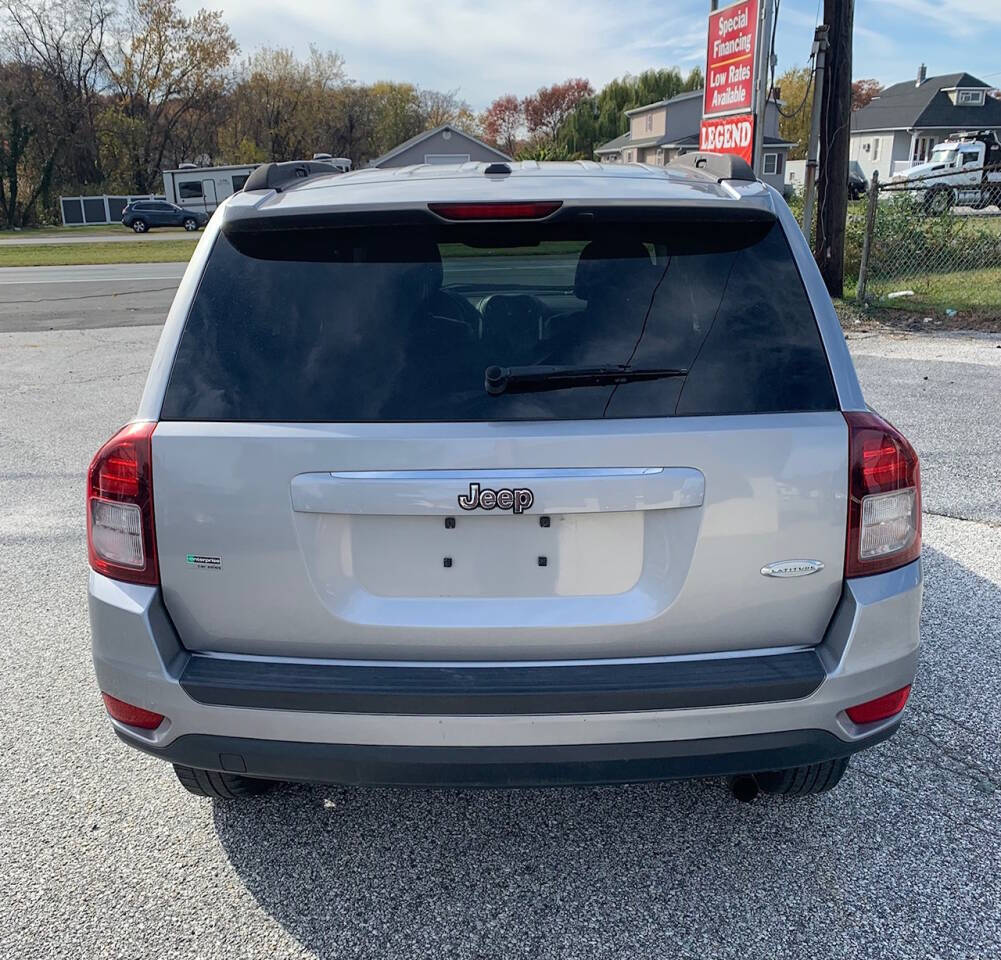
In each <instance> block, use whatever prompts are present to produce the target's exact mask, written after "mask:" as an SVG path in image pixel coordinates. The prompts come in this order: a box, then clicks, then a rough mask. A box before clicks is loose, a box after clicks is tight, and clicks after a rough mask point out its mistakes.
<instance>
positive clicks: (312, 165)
mask: <svg viewBox="0 0 1001 960" xmlns="http://www.w3.org/2000/svg"><path fill="white" fill-rule="evenodd" d="M326 173H340V170H338V169H337V167H335V166H334V165H333V164H331V163H324V162H323V161H320V160H289V161H287V162H285V163H262V164H261V165H260V166H259V167H258V168H257V169H256V170H255V171H254V172H253V173H252V174H251V175H250V176H249V177H247V182H246V183H245V184H244V185H243V189H244V191H245V192H246V191H249V190H277V191H278V192H279V193H281V191H282V190H284V189H285V188H286V187H287V186H288V185H289V184H291V183H295V182H296V181H297V180H306V179H308V178H309V177H316V176H319V175H321V174H326Z"/></svg>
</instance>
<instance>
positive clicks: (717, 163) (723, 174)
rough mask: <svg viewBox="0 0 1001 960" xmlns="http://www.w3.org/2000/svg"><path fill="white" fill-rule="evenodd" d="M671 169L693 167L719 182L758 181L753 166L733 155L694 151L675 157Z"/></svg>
mask: <svg viewBox="0 0 1001 960" xmlns="http://www.w3.org/2000/svg"><path fill="white" fill-rule="evenodd" d="M667 165H668V166H669V167H691V168H692V169H694V170H699V171H701V172H702V173H705V174H708V175H709V176H710V177H714V178H715V179H716V180H717V181H718V182H719V181H723V180H757V179H758V178H757V177H756V176H755V175H754V171H753V170H752V169H751V165H750V164H749V163H748V162H747V161H746V160H745V159H744V158H743V157H738V156H736V155H735V154H732V153H708V152H706V151H704V150H693V151H691V152H690V153H683V154H681V156H680V157H674V158H673V159H671V160H670V161H669V162H668V164H667Z"/></svg>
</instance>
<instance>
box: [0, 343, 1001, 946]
mask: <svg viewBox="0 0 1001 960" xmlns="http://www.w3.org/2000/svg"><path fill="white" fill-rule="evenodd" d="M156 335H157V330H156V329H155V328H152V327H130V328H123V329H90V330H59V331H54V332H34V333H33V332H21V333H6V334H3V333H0V465H2V467H0V469H2V474H0V641H2V644H3V649H4V651H5V653H6V659H5V666H6V669H4V670H3V671H0V765H2V770H0V809H2V810H3V811H4V827H5V829H4V830H3V833H2V839H0V855H2V858H3V864H4V869H3V870H2V871H0V902H2V903H3V904H4V905H5V907H6V910H5V913H6V920H5V921H3V923H2V928H0V929H2V932H0V957H3V958H7V957H11V958H31V960H36V958H42V957H44V958H49V957H59V958H63V957H66V958H70V957H72V958H77V957H79V958H88V960H89V958H98V957H115V958H147V957H148V958H167V957H184V958H188V957H199V958H214V957H227V958H231V957H247V958H260V957H269V958H273V960H278V958H286V957H320V958H335V957H393V958H397V957H420V958H430V957H449V958H461V957H471V958H473V957H475V958H479V960H485V958H502V957H503V958H505V960H508V958H511V957H519V956H525V957H532V958H533V960H534V958H548V957H615V958H623V957H628V958H630V960H632V958H640V957H658V958H659V957H664V956H671V957H692V958H705V957H738V958H741V960H744V958H748V957H797V958H798V957H839V958H840V957H845V958H855V957H857V958H865V960H870V958H872V957H876V956H879V957H884V956H885V957H893V958H904V957H942V958H950V960H951V958H978V960H981V958H989V957H1001V946H999V944H1001V853H999V837H1001V803H999V799H1001V773H999V761H1001V749H999V731H1001V706H999V698H998V696H997V691H998V689H1001V667H999V658H998V656H997V651H998V648H999V646H1001V543H999V540H1001V537H999V530H998V527H999V526H1001V494H999V489H998V483H997V477H998V473H999V460H1001V438H999V436H998V433H999V426H998V420H999V418H998V416H997V398H998V397H1001V363H999V362H998V361H999V355H1001V351H997V350H996V348H995V343H994V341H993V340H987V339H983V338H979V339H978V338H940V337H936V338H934V339H906V338H900V337H886V336H874V337H866V338H863V339H860V340H853V342H852V347H853V349H854V350H855V352H856V355H857V358H858V366H859V371H860V374H861V376H862V379H863V384H864V386H865V388H866V390H867V393H868V395H869V397H870V399H871V401H872V402H873V403H874V405H875V406H877V407H878V408H880V409H881V410H882V412H884V413H885V414H886V415H888V416H889V417H890V418H891V419H893V420H895V421H896V422H897V423H898V424H899V425H900V426H901V427H902V428H904V429H905V430H906V431H908V433H909V434H910V435H911V436H912V438H913V439H914V440H915V442H916V445H917V446H918V448H919V450H920V452H921V453H922V455H923V457H924V468H923V469H924V477H925V488H926V506H927V507H928V509H929V510H930V511H931V512H930V513H929V515H928V516H926V518H925V544H926V551H925V563H926V594H925V597H926V602H925V610H924V620H923V635H924V641H925V645H924V648H923V653H922V662H921V667H920V673H919V677H918V681H917V685H916V690H915V695H914V697H913V699H912V706H911V707H910V708H909V711H910V713H909V716H908V718H907V720H906V722H905V724H904V727H903V729H902V731H901V732H900V734H899V735H898V736H897V737H895V738H894V739H893V740H891V741H889V742H888V743H886V744H883V745H881V746H879V747H877V748H875V749H874V750H872V751H869V752H867V753H865V754H863V755H861V756H859V757H858V758H857V760H856V762H855V764H854V765H853V768H852V770H851V771H850V772H849V774H848V776H847V777H846V778H845V780H844V781H843V783H842V785H841V786H840V787H839V788H838V789H837V790H836V791H835V792H833V793H832V794H829V795H826V796H823V797H819V798H815V799H812V800H806V801H798V802H790V801H786V802H783V801H780V800H774V799H770V800H767V801H765V802H757V803H755V804H753V805H750V806H744V805H739V804H737V803H735V802H733V801H732V800H731V799H730V798H729V796H728V794H727V793H726V790H725V789H724V787H723V786H722V785H721V784H720V783H717V782H711V781H697V782H691V783H682V784H664V785H651V786H628V787H603V788H591V789H582V790H552V791H513V792H472V791H452V790H448V791H430V792H416V791H405V790H378V791H366V790H359V789H340V788H324V787H301V786H300V787H289V788H285V789H281V790H279V791H276V792H275V793H273V794H271V795H268V796H266V797H263V798H260V799H258V800H254V801H250V802H246V803H241V804H236V805H224V804H218V805H213V804H212V803H209V802H206V801H200V800H198V799H196V798H194V797H190V796H188V795H187V794H185V793H183V792H182V791H181V789H180V788H179V787H178V786H177V784H176V783H175V782H174V778H173V774H172V773H171V771H170V769H169V767H167V766H166V765H165V764H162V763H160V762H158V761H155V760H153V759H151V758H147V757H144V756H142V755H140V754H138V753H135V752H133V751H129V750H127V749H126V748H125V747H123V746H121V745H120V744H119V743H118V742H117V740H116V739H115V738H114V737H113V735H112V734H111V731H110V728H109V727H108V724H107V723H106V721H105V718H104V714H103V710H102V708H101V705H100V701H99V698H98V695H97V691H96V687H95V685H94V679H93V672H92V667H91V664H90V659H89V647H88V642H89V641H88V629H87V620H86V606H85V599H86V597H85V594H86V557H85V549H84V530H83V517H82V495H83V493H82V490H83V484H82V473H83V471H84V469H85V467H86V464H87V462H88V460H89V458H90V456H91V454H92V453H93V451H94V450H95V449H96V448H97V446H98V445H99V443H100V442H101V441H102V440H104V439H105V438H106V437H107V436H108V435H109V434H110V433H111V432H112V431H113V430H114V429H115V428H116V427H117V426H118V424H119V422H120V421H122V420H123V419H125V418H126V417H127V415H128V414H129V413H130V412H131V411H132V410H133V409H134V407H135V405H136V402H137V400H138V396H139V392H140V389H141V385H142V380H143V376H144V373H145V370H146V368H147V365H148V362H149V357H150V354H151V351H152V348H153V345H154V342H155V338H156ZM925 376H927V377H928V379H927V380H924V379H923V378H924V377H925ZM958 517H964V518H968V519H955V518H958Z"/></svg>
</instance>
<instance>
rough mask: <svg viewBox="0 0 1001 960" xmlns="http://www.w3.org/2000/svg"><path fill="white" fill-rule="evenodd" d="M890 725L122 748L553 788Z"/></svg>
mask: <svg viewBox="0 0 1001 960" xmlns="http://www.w3.org/2000/svg"><path fill="white" fill-rule="evenodd" d="M895 730H896V725H895V724H894V725H892V726H890V727H885V728H883V729H882V730H880V731H879V732H878V733H874V734H871V735H869V736H868V737H866V738H864V739H863V740H859V741H855V742H852V743H846V742H845V741H843V740H840V739H838V737H836V736H834V734H832V733H828V732H827V731H825V730H790V731H787V732H784V733H764V734H746V735H744V736H739V737H713V738H710V739H704V740H669V741H654V742H652V743H597V744H594V743H591V744H564V745H557V746H530V747H399V746H382V745H358V744H337V743H288V742H286V741H281V740H250V739H247V738H245V737H214V736H205V735H200V734H188V735H187V736H183V737H178V738H177V739H176V740H174V741H173V742H172V743H171V744H170V745H169V746H166V747H162V748H154V747H151V746H149V745H147V744H142V743H136V741H135V740H133V739H132V738H129V737H127V736H125V735H123V734H121V732H119V736H121V737H122V739H123V740H125V741H126V742H127V743H129V744H131V745H133V746H138V747H139V748H140V749H142V750H145V751H146V752H147V753H151V754H153V755H154V756H157V757H160V758H161V759H164V760H169V761H171V762H172V763H181V764H185V765H186V766H189V767H200V768H202V769H205V770H225V771H227V772H229V773H241V774H248V775H250V776H256V777H263V778H265V779H272V780H299V781H305V782H310V781H312V782H317V783H341V784H354V785H367V786H408V787H438V786H455V787H556V786H566V785H570V784H584V783H590V784H595V783H641V782H644V781H649V780H683V779H688V778H691V777H721V776H731V775H734V774H740V773H757V772H759V771H762V770H782V769H785V768H788V767H796V766H799V765H800V764H806V763H817V762H819V761H821V760H831V759H834V758H835V757H844V756H848V755H849V754H852V753H855V752H856V751H858V750H861V749H863V748H865V747H871V746H873V745H874V744H876V743H879V742H880V741H881V740H885V739H886V738H887V737H889V736H890V735H891V734H892V733H893V732H894V731H895Z"/></svg>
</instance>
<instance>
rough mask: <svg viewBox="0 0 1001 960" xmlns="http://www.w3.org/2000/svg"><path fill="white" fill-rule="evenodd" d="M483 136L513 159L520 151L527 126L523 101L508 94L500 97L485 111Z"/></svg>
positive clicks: (482, 123)
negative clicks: (519, 142)
mask: <svg viewBox="0 0 1001 960" xmlns="http://www.w3.org/2000/svg"><path fill="white" fill-rule="evenodd" d="M480 123H481V125H482V127H483V134H484V136H485V137H486V138H487V140H488V141H490V143H492V144H493V145H494V146H495V147H497V148H498V149H499V150H503V151H504V152H505V153H506V154H507V155H508V156H509V157H513V156H514V155H515V152H516V151H517V149H518V140H519V137H520V134H521V131H522V129H523V128H524V126H525V112H524V110H522V106H521V101H520V100H519V99H518V98H517V97H516V96H515V95H514V94H513V93H508V94H505V95H504V96H503V97H498V98H497V99H496V100H494V102H493V103H491V104H490V106H489V107H487V109H486V110H485V111H484V113H483V116H482V117H481V118H480Z"/></svg>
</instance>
